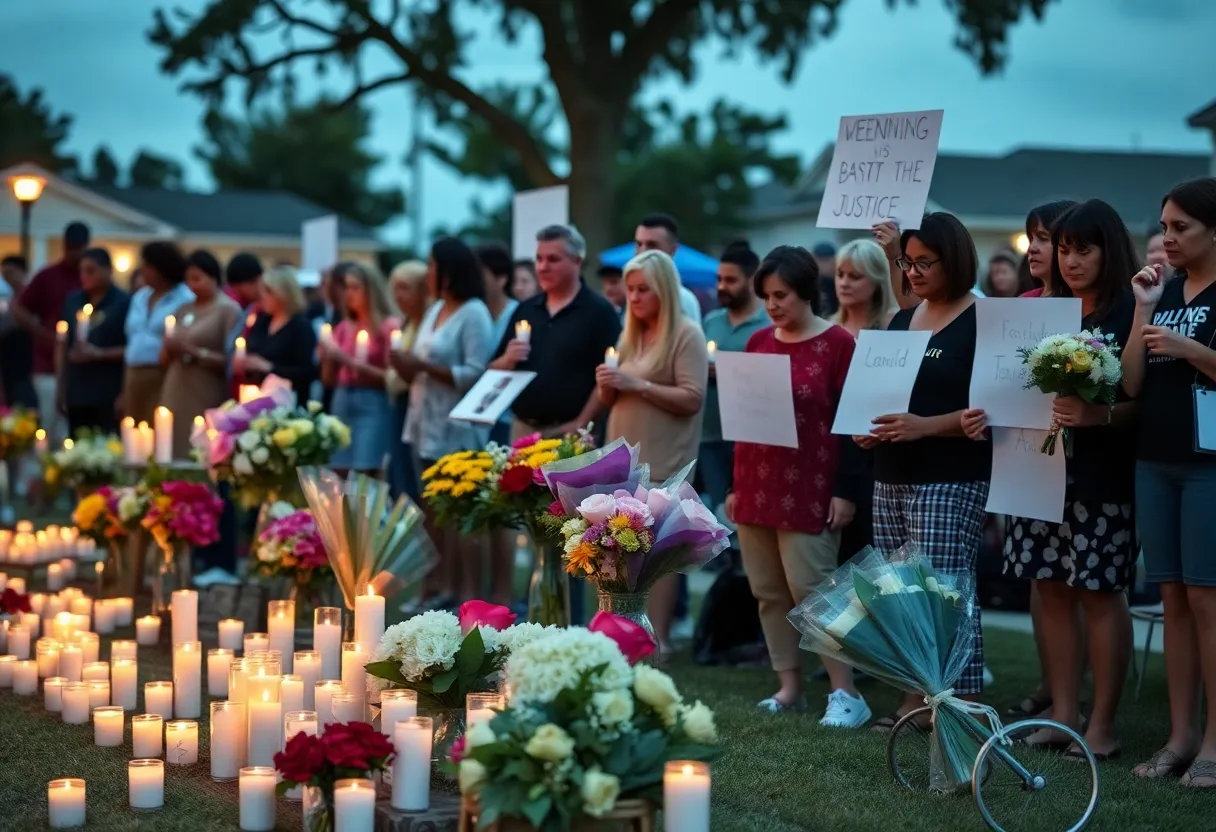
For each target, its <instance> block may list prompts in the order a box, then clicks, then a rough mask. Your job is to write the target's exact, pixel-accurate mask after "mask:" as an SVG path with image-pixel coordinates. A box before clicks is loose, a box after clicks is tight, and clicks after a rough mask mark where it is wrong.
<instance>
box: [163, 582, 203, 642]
mask: <svg viewBox="0 0 1216 832" xmlns="http://www.w3.org/2000/svg"><path fill="white" fill-rule="evenodd" d="M171 598H172V600H170V602H169V614H170V615H171V616H172V620H173V630H172V632H173V643H174V644H175V645H176V644H181V643H182V642H184V641H198V593H197V592H195V591H194V590H193V589H178V590H175V591H174V593H173V595H172V596H171Z"/></svg>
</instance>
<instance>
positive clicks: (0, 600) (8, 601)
mask: <svg viewBox="0 0 1216 832" xmlns="http://www.w3.org/2000/svg"><path fill="white" fill-rule="evenodd" d="M31 609H32V608H31V606H30V596H29V593H28V592H18V591H17V590H15V589H13V588H12V587H11V586H10V587H5V588H4V592H0V615H16V614H17V613H19V612H30V610H31Z"/></svg>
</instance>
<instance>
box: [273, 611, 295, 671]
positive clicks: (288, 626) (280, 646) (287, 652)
mask: <svg viewBox="0 0 1216 832" xmlns="http://www.w3.org/2000/svg"><path fill="white" fill-rule="evenodd" d="M266 629H267V630H268V631H269V632H268V633H267V635H268V636H269V639H270V648H269V649H271V650H278V651H279V652H280V653H281V654H282V658H281V659H280V660H279V663H280V666H281V667H282V668H283V672H284V673H291V672H292V657H293V656H294V655H295V651H296V602H295V601H271V602H270V603H269V604H268V605H267V610H266Z"/></svg>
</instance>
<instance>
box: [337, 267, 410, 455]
mask: <svg viewBox="0 0 1216 832" xmlns="http://www.w3.org/2000/svg"><path fill="white" fill-rule="evenodd" d="M334 276H335V279H338V280H341V281H342V282H343V285H344V287H345V290H344V293H343V298H344V300H345V306H346V314H347V318H346V320H344V321H342V322H341V323H340V324H338V325H337V326H336V327H335V328H334V331H333V335H332V336H331V338H330V339H328V340H322V342H321V355H322V360H321V379H322V381H323V382H324V384H325V386H326V387H334V388H335V389H334V398H333V404H332V406H331V410H332V412H333V414H334V416H336V417H338V418H339V419H341V420H342V421H343V422H345V423H346V425H347V426H348V427H349V428H350V435H351V443H350V444H349V445H348V446H346V447H345V448H342V449H341V450H339V451H338V452H337V453H336V454H334V456H333V459H332V460H331V461H330V465H331V466H332V467H333V468H334V469H335V470H336V471H338V472H339V473H340V474H345V473H346V472H347V471H359V472H362V473H367V474H374V473H375V472H377V471H378V470H380V468H381V466H382V465H383V464H384V454H385V451H386V450H387V449H388V448H389V447H390V444H391V443H392V442H393V441H396V440H397V437H394V436H392V435H391V434H392V417H391V414H390V412H389V402H388V394H387V393H386V392H385V390H384V376H385V371H386V369H387V368H388V355H389V340H390V338H391V333H392V331H393V330H394V329H398V328H400V326H401V324H400V321H398V320H397V318H395V317H393V313H392V307H391V306H390V301H389V299H388V292H387V291H386V290H385V286H384V278H382V277H381V276H380V273H379V272H377V271H375V270H374V269H372V268H371V267H370V266H364V265H361V264H359V263H339V264H338V265H336V266H334Z"/></svg>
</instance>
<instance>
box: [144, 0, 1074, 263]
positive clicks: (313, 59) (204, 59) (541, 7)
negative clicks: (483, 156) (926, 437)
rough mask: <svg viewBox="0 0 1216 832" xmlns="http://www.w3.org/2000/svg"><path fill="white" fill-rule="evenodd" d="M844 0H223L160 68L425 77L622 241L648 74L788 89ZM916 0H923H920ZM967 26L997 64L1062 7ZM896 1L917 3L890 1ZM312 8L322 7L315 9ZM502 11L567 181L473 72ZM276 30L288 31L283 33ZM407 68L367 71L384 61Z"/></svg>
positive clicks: (981, 53)
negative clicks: (561, 149) (700, 61)
mask: <svg viewBox="0 0 1216 832" xmlns="http://www.w3.org/2000/svg"><path fill="white" fill-rule="evenodd" d="M843 2H844V0H783V2H772V0H594V2H589V0H414V1H413V2H408V3H404V2H402V1H401V0H381V1H380V2H374V0H327V2H326V3H323V4H319V5H320V6H321V8H322V9H323V11H320V12H311V11H300V9H301V7H302V6H303V5H304V4H299V3H289V2H288V0H209V2H208V3H207V5H206V7H205V8H204V9H203V11H202V12H200V13H198V14H194V15H191V14H189V13H186V12H179V13H177V14H175V18H174V20H172V21H171V20H170V18H169V16H168V15H167V14H166V13H165V12H164V11H163V10H158V11H157V12H156V15H155V20H154V25H153V28H152V29H151V30H150V31H149V38H150V39H151V41H152V42H153V43H154V44H156V45H157V46H159V47H160V48H161V49H162V50H163V60H162V62H161V68H162V69H163V70H164V71H166V72H168V73H171V74H180V73H182V72H184V71H186V70H192V71H194V72H196V73H197V75H196V77H195V80H192V81H190V82H189V83H187V84H186V88H187V89H190V90H193V91H195V92H197V93H200V94H202V95H204V96H208V97H210V98H211V99H212V100H220V99H221V98H222V96H223V95H224V91H225V87H226V86H227V83H228V81H229V80H232V79H243V80H244V81H245V82H246V83H247V94H248V95H249V96H250V97H251V98H252V97H256V96H257V95H259V94H260V93H262V92H264V91H266V90H268V89H271V88H273V87H274V86H276V85H282V84H283V83H284V82H287V81H289V79H290V78H291V77H292V74H293V73H294V71H295V70H296V69H297V68H298V67H300V66H316V67H318V68H319V69H320V68H325V69H332V68H337V69H341V70H343V71H344V72H345V74H346V75H347V76H349V79H350V82H349V89H348V94H347V96H346V98H345V99H344V102H347V103H349V102H355V101H359V100H361V99H362V98H364V97H365V96H367V95H369V94H371V93H373V92H375V91H377V90H381V89H384V88H387V87H391V86H394V85H400V84H404V83H415V84H416V85H417V86H418V88H419V90H420V92H421V93H422V94H424V95H425V96H426V97H427V100H428V101H429V102H430V103H431V104H432V105H433V106H434V107H435V108H436V111H437V112H438V113H439V115H440V116H441V118H444V117H450V116H455V117H460V116H461V115H462V114H467V115H468V116H471V117H476V118H478V119H481V120H483V121H484V122H485V123H486V125H487V126H488V127H489V128H490V130H491V131H492V133H493V135H494V136H495V137H496V138H497V140H498V141H499V142H501V143H502V144H504V145H507V146H509V147H511V148H512V150H513V151H514V152H515V154H516V155H517V158H518V164H520V165H521V166H522V168H523V170H524V172H525V173H526V175H527V178H528V184H529V185H530V186H546V185H554V184H558V183H560V182H567V183H568V184H569V186H570V200H571V211H572V213H573V216H574V220H575V221H576V222H577V223H578V224H579V225H580V226H581V227H582V229H583V231H584V233H585V234H586V236H587V238H588V244H589V246H590V247H591V249H592V250H599V248H601V247H602V246H604V245H606V244H607V243H608V242H609V240H610V234H611V228H612V222H613V218H614V216H615V211H614V206H613V204H612V181H613V177H614V175H615V173H616V160H617V153H618V151H619V150H620V147H621V141H622V137H621V129H620V128H621V124H622V122H623V121H624V120H625V118H626V116H627V114H628V112H629V108H630V105H631V103H632V102H633V100H634V98H635V96H636V94H637V93H638V91H639V90H640V89H641V88H642V87H643V85H644V84H645V83H647V82H648V81H652V80H654V79H655V78H657V77H660V76H663V75H672V74H674V75H675V76H677V77H678V78H679V79H680V80H682V81H683V82H685V83H689V82H691V81H692V79H693V77H694V75H695V70H696V66H695V60H694V51H695V50H694V47H696V46H698V45H699V44H701V43H703V42H705V41H707V40H710V39H712V40H713V41H714V42H715V43H717V44H720V45H721V46H722V47H723V49H724V50H725V52H726V53H727V54H728V55H731V54H735V53H737V52H739V51H741V50H743V49H754V50H755V51H756V52H757V53H758V54H759V55H760V57H761V58H762V59H764V60H766V61H770V62H777V63H778V64H779V65H780V73H781V77H782V79H783V80H784V81H786V82H788V81H789V80H790V79H792V78H793V76H794V73H795V71H796V70H797V68H798V63H799V59H800V57H801V55H802V53H803V52H804V51H805V50H806V49H807V48H808V47H810V46H811V45H813V44H814V43H815V42H816V41H817V40H818V39H819V38H820V37H824V36H827V35H830V34H831V32H832V30H833V28H834V26H835V23H836V15H837V12H838V9H839V8H840V6H841V5H842V4H843ZM909 2H911V0H909ZM943 2H944V3H945V4H946V6H947V7H948V8H949V9H950V10H951V11H952V12H953V13H954V16H955V18H956V20H957V23H958V35H957V37H956V44H957V46H958V47H959V48H960V49H962V50H963V51H964V52H966V53H967V54H968V55H970V56H972V57H973V58H974V59H975V60H976V62H977V63H978V64H979V66H980V69H981V70H982V71H984V72H992V71H994V70H996V69H998V68H999V67H1000V66H1001V65H1002V64H1003V62H1004V60H1005V37H1006V32H1007V31H1008V29H1009V27H1010V26H1011V25H1012V24H1013V23H1016V22H1017V21H1018V20H1019V19H1020V18H1021V17H1022V15H1023V13H1024V12H1026V11H1029V12H1030V13H1032V14H1033V15H1035V16H1036V17H1040V16H1042V14H1043V12H1044V10H1045V8H1046V6H1047V4H1048V3H1049V2H1050V0H943ZM887 3H888V5H889V6H891V7H896V6H899V5H903V2H902V0H887ZM317 5H318V4H311V5H309V8H310V9H311V8H316V6H317ZM487 11H492V12H494V13H495V14H496V18H497V26H498V30H499V34H501V36H502V37H503V38H505V39H506V40H507V41H509V42H517V41H518V38H519V35H520V33H521V32H522V31H524V30H525V28H529V29H530V30H531V31H534V32H538V33H539V35H540V41H541V42H542V43H543V47H542V57H543V60H544V62H545V64H546V66H547V68H548V72H549V81H550V83H551V84H552V88H553V90H554V91H555V93H556V96H557V99H558V101H560V103H561V111H562V115H563V116H564V120H565V123H566V127H567V132H568V134H569V137H570V146H569V161H570V170H569V173H568V174H567V175H565V176H562V175H559V173H558V172H557V171H556V170H555V169H554V167H553V165H552V164H551V163H550V160H549V158H548V157H547V154H546V152H545V146H544V137H543V134H542V135H538V134H536V133H534V132H533V131H531V130H530V129H529V128H528V126H527V125H525V124H522V123H520V122H519V121H517V120H516V119H515V118H513V117H512V115H511V114H510V113H509V112H507V111H505V110H503V109H501V108H500V107H498V106H496V105H495V104H494V103H493V102H492V101H491V100H490V99H488V98H487V97H486V95H485V93H484V91H479V90H476V89H473V88H472V87H471V86H469V85H468V84H467V83H466V82H465V81H464V80H462V78H461V75H462V69H463V67H465V66H466V65H467V64H468V63H469V62H470V60H472V59H473V52H474V50H473V49H472V48H471V47H472V46H473V43H474V41H475V36H474V35H471V34H469V33H468V32H467V31H465V30H464V29H463V28H462V27H459V26H458V25H457V23H456V19H457V17H458V16H459V15H461V14H467V13H471V14H478V15H481V16H483V17H484V15H485V13H486V12H487ZM270 35H279V37H271V36H270ZM384 53H387V54H388V56H389V57H390V58H391V59H392V60H393V62H394V66H393V69H392V70H390V71H389V72H387V73H386V74H382V75H377V76H375V77H371V78H369V77H368V71H367V63H368V60H367V59H368V58H369V57H370V56H372V55H377V56H379V55H382V54H384Z"/></svg>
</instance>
